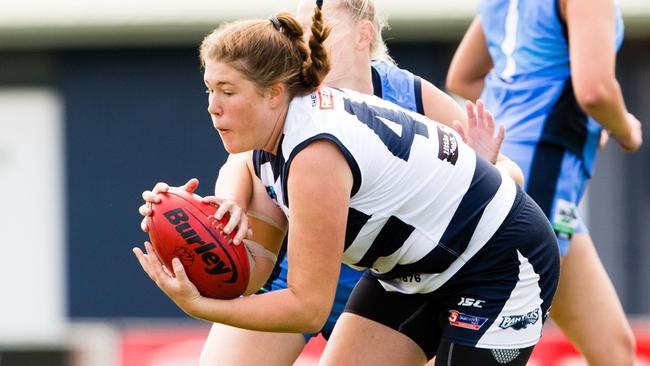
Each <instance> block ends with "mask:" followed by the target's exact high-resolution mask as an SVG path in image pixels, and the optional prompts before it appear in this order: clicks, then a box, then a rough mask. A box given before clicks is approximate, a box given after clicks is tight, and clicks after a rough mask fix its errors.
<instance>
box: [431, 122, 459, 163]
mask: <svg viewBox="0 0 650 366" xmlns="http://www.w3.org/2000/svg"><path fill="white" fill-rule="evenodd" d="M436 128H437V129H438V159H440V160H446V161H448V162H450V163H451V165H456V161H457V160H458V141H456V137H454V135H453V134H452V133H451V132H450V131H447V130H444V129H443V128H441V127H440V126H436Z"/></svg>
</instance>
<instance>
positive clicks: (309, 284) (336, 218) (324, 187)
mask: <svg viewBox="0 0 650 366" xmlns="http://www.w3.org/2000/svg"><path fill="white" fill-rule="evenodd" d="M324 172H326V174H323V173H324ZM352 181H353V180H352V173H351V172H350V168H349V166H348V164H347V162H346V160H345V158H344V157H343V155H342V154H341V153H340V151H339V150H338V148H337V147H336V146H335V145H334V144H332V143H330V142H326V141H317V142H314V143H312V144H310V145H309V146H308V147H306V148H305V149H304V150H303V151H301V152H300V153H299V154H297V155H296V157H295V158H294V159H293V162H292V164H291V173H290V175H289V181H288V184H289V186H288V189H289V203H290V205H291V217H290V224H289V251H288V255H289V268H290V271H289V274H288V282H289V286H288V288H287V289H284V290H278V291H272V292H269V293H265V294H262V295H257V296H246V297H240V298H237V299H233V300H216V299H210V298H205V297H199V298H195V299H192V301H189V302H187V303H184V305H183V306H182V308H183V309H184V310H185V311H186V312H187V313H188V314H190V315H192V316H194V317H197V318H201V319H205V320H210V321H213V322H219V323H224V324H228V325H231V326H235V327H239V328H246V329H253V330H262V331H276V332H315V331H317V330H319V329H320V328H321V327H322V325H323V324H324V323H325V321H326V319H327V316H328V314H329V312H330V310H331V306H332V303H333V301H334V294H335V291H336V285H337V282H338V276H339V270H340V260H341V256H342V253H343V241H344V238H345V227H346V219H347V212H348V205H349V199H350V192H351V189H352V188H351V187H352Z"/></svg>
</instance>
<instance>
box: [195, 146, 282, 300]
mask: <svg viewBox="0 0 650 366" xmlns="http://www.w3.org/2000/svg"><path fill="white" fill-rule="evenodd" d="M214 194H215V196H214V197H206V199H207V200H209V201H213V202H217V203H221V206H220V207H219V209H218V210H217V212H215V218H217V219H220V218H221V216H223V215H224V214H225V213H226V212H229V213H230V215H231V216H230V218H231V219H230V221H229V222H228V223H227V224H226V226H225V227H224V232H226V233H230V232H231V231H232V230H233V229H234V228H235V227H237V228H238V230H242V228H243V227H246V228H248V229H249V232H248V233H247V238H248V239H244V245H246V249H247V250H248V253H249V256H248V258H249V261H250V270H251V274H250V279H249V282H248V287H247V288H246V291H245V292H244V295H250V294H252V293H255V292H257V291H258V290H259V289H260V288H261V287H262V286H263V285H264V283H265V282H266V280H267V279H268V278H269V276H270V275H271V271H272V270H273V266H274V265H275V261H276V259H277V254H278V252H279V250H280V246H281V245H282V240H283V239H284V236H285V234H286V226H287V225H286V217H285V215H284V213H283V212H282V211H281V210H280V209H279V208H278V207H277V206H276V205H275V204H274V203H273V201H271V199H270V198H269V197H268V195H267V194H266V188H265V187H264V185H263V184H262V182H261V181H260V180H259V179H258V178H257V177H256V176H255V173H254V172H253V167H252V152H251V151H249V152H245V153H241V154H231V155H230V156H229V157H228V160H227V161H226V163H225V164H224V165H223V166H222V167H221V169H220V170H219V176H218V177H217V181H216V183H215V187H214ZM217 197H219V198H217ZM224 199H225V200H226V201H225V203H226V204H223V203H224V201H223V200H224ZM242 210H243V211H245V212H246V214H245V215H241V212H242ZM233 212H234V213H235V215H233ZM244 225H245V226H244ZM242 239H243V237H242Z"/></svg>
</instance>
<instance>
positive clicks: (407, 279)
mask: <svg viewBox="0 0 650 366" xmlns="http://www.w3.org/2000/svg"><path fill="white" fill-rule="evenodd" d="M402 281H403V282H418V283H419V282H420V281H422V278H420V274H419V273H416V274H410V275H406V276H402Z"/></svg>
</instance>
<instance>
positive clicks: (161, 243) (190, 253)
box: [148, 190, 250, 299]
mask: <svg viewBox="0 0 650 366" xmlns="http://www.w3.org/2000/svg"><path fill="white" fill-rule="evenodd" d="M160 196H161V200H160V203H156V204H153V205H152V210H153V214H152V215H151V216H149V218H148V226H149V237H150V238H151V243H152V244H153V247H154V250H155V251H156V254H157V255H158V258H159V259H160V260H161V262H162V263H164V264H165V266H166V267H167V268H168V269H169V270H170V271H172V265H171V264H172V259H173V258H174V257H177V258H178V259H180V260H181V263H183V266H184V267H185V272H186V273H187V276H188V277H189V279H190V280H191V281H192V283H194V285H196V287H197V288H198V289H199V292H200V293H201V295H203V296H207V297H212V298H217V299H232V298H234V297H238V296H240V295H241V294H243V293H244V291H245V290H246V286H248V280H249V276H250V269H249V268H250V267H249V263H248V255H247V253H246V248H245V246H244V244H243V243H242V244H240V245H235V244H233V243H232V239H233V238H234V236H235V231H233V232H232V233H230V235H226V234H225V233H224V232H222V231H221V228H223V227H224V226H225V225H226V223H227V222H228V217H227V215H224V217H222V218H221V220H216V219H215V218H214V216H212V215H213V214H214V213H215V211H216V210H217V207H216V206H215V205H212V204H209V203H205V202H202V201H201V197H199V196H197V195H195V194H191V193H188V192H186V191H183V190H173V191H170V192H167V193H162V194H161V195H160Z"/></svg>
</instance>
